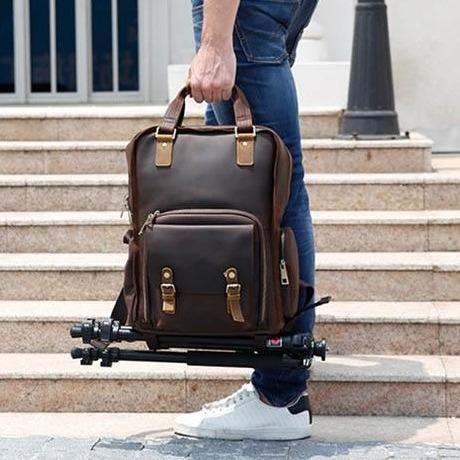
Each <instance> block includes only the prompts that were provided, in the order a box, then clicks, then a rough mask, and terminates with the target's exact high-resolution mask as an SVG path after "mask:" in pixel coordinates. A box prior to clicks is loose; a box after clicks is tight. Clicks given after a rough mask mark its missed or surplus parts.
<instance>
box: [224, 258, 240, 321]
mask: <svg viewBox="0 0 460 460" xmlns="http://www.w3.org/2000/svg"><path fill="white" fill-rule="evenodd" d="M224 276H225V280H226V281H227V286H226V289H225V294H226V296H227V313H229V314H230V315H231V316H232V319H233V321H236V322H238V323H244V316H243V312H242V311H241V304H240V302H241V284H240V283H239V282H238V270H237V269H236V268H235V267H230V268H227V270H225V271H224Z"/></svg>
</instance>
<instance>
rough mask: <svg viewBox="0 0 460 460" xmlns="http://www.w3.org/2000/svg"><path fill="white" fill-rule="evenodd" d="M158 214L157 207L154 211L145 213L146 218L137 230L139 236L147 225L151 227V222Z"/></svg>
mask: <svg viewBox="0 0 460 460" xmlns="http://www.w3.org/2000/svg"><path fill="white" fill-rule="evenodd" d="M159 214H160V211H159V210H158V209H157V210H156V211H154V212H151V213H150V214H148V215H147V219H145V221H144V223H143V224H142V227H141V229H140V230H139V233H138V235H139V236H141V235H142V234H143V233H144V231H145V229H146V228H147V227H151V226H152V225H153V222H154V221H155V219H156V218H157V216H158V215H159Z"/></svg>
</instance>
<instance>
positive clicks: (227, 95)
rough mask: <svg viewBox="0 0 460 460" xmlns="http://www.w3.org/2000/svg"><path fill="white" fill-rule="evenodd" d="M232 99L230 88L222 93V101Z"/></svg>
mask: <svg viewBox="0 0 460 460" xmlns="http://www.w3.org/2000/svg"><path fill="white" fill-rule="evenodd" d="M231 97H232V88H230V89H226V90H224V91H222V100H223V101H228V100H229V99H230V98H231Z"/></svg>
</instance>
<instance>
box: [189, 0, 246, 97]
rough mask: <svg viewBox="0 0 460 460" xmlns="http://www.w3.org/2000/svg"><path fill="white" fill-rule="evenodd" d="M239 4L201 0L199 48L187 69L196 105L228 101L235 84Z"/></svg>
mask: <svg viewBox="0 0 460 460" xmlns="http://www.w3.org/2000/svg"><path fill="white" fill-rule="evenodd" d="M239 4H240V0H204V10H203V29H202V34H201V46H200V49H199V51H198V53H197V55H196V56H195V57H194V58H193V60H192V63H191V66H190V75H189V79H190V80H189V81H190V88H191V94H192V97H193V98H194V99H195V100H196V101H197V102H202V101H206V102H219V101H222V100H226V99H229V98H230V97H231V91H232V88H233V85H234V83H235V76H236V56H235V52H234V51H233V27H234V25H235V19H236V13H237V11H238V7H239Z"/></svg>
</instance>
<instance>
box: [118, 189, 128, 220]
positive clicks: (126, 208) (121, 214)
mask: <svg viewBox="0 0 460 460" xmlns="http://www.w3.org/2000/svg"><path fill="white" fill-rule="evenodd" d="M125 211H129V206H128V194H127V193H125V195H124V196H123V204H122V206H121V213H120V219H121V218H122V217H123V214H124V213H125Z"/></svg>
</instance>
